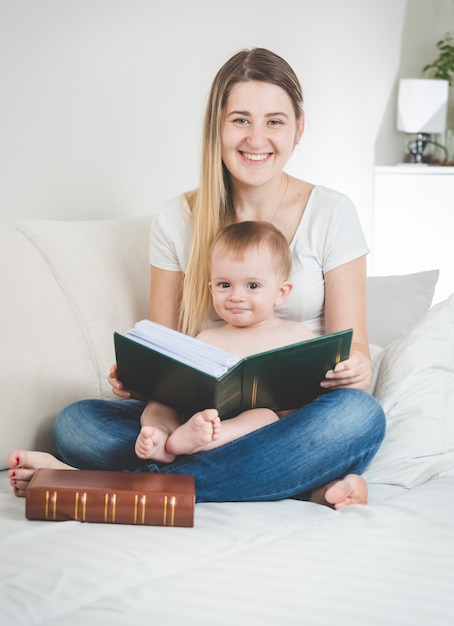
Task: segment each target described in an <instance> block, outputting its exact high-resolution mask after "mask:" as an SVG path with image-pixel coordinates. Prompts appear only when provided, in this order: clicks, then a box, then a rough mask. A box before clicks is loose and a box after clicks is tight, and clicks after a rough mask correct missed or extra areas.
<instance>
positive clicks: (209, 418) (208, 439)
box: [166, 409, 221, 454]
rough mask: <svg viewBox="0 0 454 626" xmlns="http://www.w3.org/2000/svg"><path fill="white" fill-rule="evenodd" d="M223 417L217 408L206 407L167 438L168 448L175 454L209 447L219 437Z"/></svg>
mask: <svg viewBox="0 0 454 626" xmlns="http://www.w3.org/2000/svg"><path fill="white" fill-rule="evenodd" d="M220 432H221V419H220V417H219V414H218V412H217V411H216V409H205V411H200V412H199V413H196V414H195V415H193V416H192V417H190V418H189V419H188V421H187V422H185V423H184V424H182V425H181V426H179V427H178V428H177V429H176V430H175V431H174V432H173V433H172V434H171V435H170V437H169V438H168V439H167V445H166V450H167V451H168V452H171V453H173V454H193V453H194V452H200V451H201V450H205V449H209V447H210V444H211V443H212V442H213V441H216V439H219V434H220Z"/></svg>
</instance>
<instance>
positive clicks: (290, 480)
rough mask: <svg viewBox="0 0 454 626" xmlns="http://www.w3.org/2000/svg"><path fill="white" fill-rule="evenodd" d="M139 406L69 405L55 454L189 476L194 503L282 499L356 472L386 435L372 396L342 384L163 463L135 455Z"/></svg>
mask: <svg viewBox="0 0 454 626" xmlns="http://www.w3.org/2000/svg"><path fill="white" fill-rule="evenodd" d="M143 408H144V404H143V403H141V402H138V401H136V400H122V401H105V400H83V401H81V402H76V403H75V404H72V405H70V406H69V407H67V408H66V409H64V410H63V411H62V412H61V413H60V415H59V416H58V417H57V420H56V422H55V425H54V438H55V442H56V444H57V449H58V451H59V454H60V457H61V459H62V460H63V461H64V462H65V463H68V464H69V465H72V466H74V467H77V468H79V469H109V470H129V471H149V472H163V473H178V474H192V475H193V476H194V477H195V483H196V493H197V501H198V502H231V501H234V502H245V501H254V500H255V501H257V500H281V499H283V498H289V497H295V496H298V497H301V498H305V497H307V496H308V494H310V492H311V491H312V490H313V489H315V488H317V487H320V486H322V485H325V484H327V483H328V482H330V481H332V480H335V479H337V478H341V477H343V476H345V475H346V474H350V473H356V474H360V473H361V472H363V471H364V470H365V469H366V467H367V465H368V464H369V462H370V461H371V459H372V457H373V456H374V454H375V453H376V451H377V450H378V448H379V446H380V444H381V442H382V440H383V437H384V434H385V416H384V413H383V410H382V408H381V407H380V405H379V404H378V403H377V401H376V400H375V399H374V398H373V397H372V396H371V395H369V394H368V393H366V392H363V391H358V390H355V389H342V390H337V391H332V392H330V393H327V394H325V395H321V396H320V397H318V398H317V399H316V400H315V401H314V402H312V403H310V404H308V405H306V406H304V407H303V408H301V409H299V410H298V411H296V412H295V413H292V414H291V415H288V416H287V417H285V418H283V419H281V420H278V421H277V422H274V423H272V424H270V425H269V426H265V427H264V428H261V429H259V430H256V431H254V432H252V433H250V434H248V435H245V436H244V437H241V438H240V439H237V440H236V441H232V442H231V443H228V444H226V445H224V446H221V447H219V448H214V449H213V450H209V451H207V452H199V453H197V454H194V455H190V456H188V455H187V456H183V457H177V459H176V460H175V461H174V462H172V463H169V464H163V463H155V462H150V461H143V460H140V459H138V458H137V457H136V455H135V452H134V444H135V440H136V437H137V435H138V433H139V429H140V414H141V413H142V410H143Z"/></svg>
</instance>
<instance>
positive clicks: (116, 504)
mask: <svg viewBox="0 0 454 626" xmlns="http://www.w3.org/2000/svg"><path fill="white" fill-rule="evenodd" d="M25 516H26V518H27V519H29V520H46V521H67V520H75V521H80V522H98V523H104V524H134V525H138V526H186V527H192V526H193V525H194V497H193V496H192V495H190V494H181V493H177V494H172V493H155V492H154V493H135V492H131V491H114V490H112V491H111V490H108V491H102V490H96V491H91V490H85V491H84V490H78V489H69V488H60V489H55V488H49V489H47V488H44V487H41V488H35V489H31V490H30V493H27V499H26V510H25Z"/></svg>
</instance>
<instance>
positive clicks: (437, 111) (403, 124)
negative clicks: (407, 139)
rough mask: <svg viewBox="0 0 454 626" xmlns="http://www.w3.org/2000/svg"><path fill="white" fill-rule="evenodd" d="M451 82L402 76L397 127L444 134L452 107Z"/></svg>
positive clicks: (410, 130) (398, 98)
mask: <svg viewBox="0 0 454 626" xmlns="http://www.w3.org/2000/svg"><path fill="white" fill-rule="evenodd" d="M448 89H449V85H448V81H447V80H437V79H431V78H427V79H426V78H421V79H417V78H401V79H400V81H399V93H398V97H397V130H401V131H403V132H405V133H443V132H444V131H445V127H446V114H447V109H448Z"/></svg>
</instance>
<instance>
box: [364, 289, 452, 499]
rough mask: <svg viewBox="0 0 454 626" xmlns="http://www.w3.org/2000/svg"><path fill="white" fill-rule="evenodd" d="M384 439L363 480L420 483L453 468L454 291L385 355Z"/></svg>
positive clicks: (381, 382) (381, 388) (381, 374)
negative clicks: (385, 424) (385, 427)
mask: <svg viewBox="0 0 454 626" xmlns="http://www.w3.org/2000/svg"><path fill="white" fill-rule="evenodd" d="M374 395H375V397H376V398H377V400H378V401H379V402H380V404H381V405H382V407H383V409H384V411H385V413H386V419H387V432H386V436H385V440H384V442H383V444H382V446H381V448H380V449H379V451H378V453H377V455H376V456H375V458H374V459H373V460H372V462H371V464H370V466H369V468H368V469H367V470H366V472H365V473H364V478H365V479H366V481H367V482H369V483H385V484H394V485H401V486H404V487H415V486H416V485H419V484H421V483H423V482H426V481H427V480H429V479H430V478H433V477H436V476H438V475H441V474H442V473H450V472H453V471H454V294H452V295H451V296H450V297H449V298H448V299H447V300H445V301H444V302H441V303H440V304H437V305H436V306H434V307H433V308H432V309H431V310H430V311H429V313H427V315H426V316H425V317H424V318H423V319H422V320H421V321H420V322H419V323H418V324H416V325H415V326H414V327H413V328H412V329H410V330H409V331H407V332H406V333H404V334H403V335H401V336H400V337H399V338H398V339H396V340H395V341H394V342H393V343H392V344H391V345H389V346H388V347H387V348H386V349H385V350H384V351H383V354H382V355H381V360H380V365H379V371H378V376H377V381H376V386H375V391H374Z"/></svg>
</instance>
